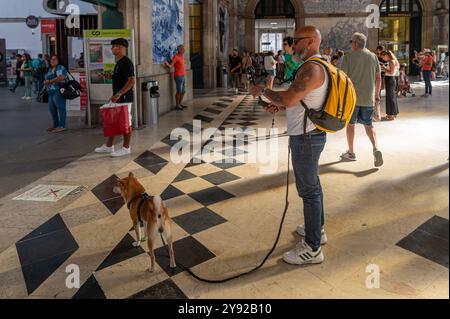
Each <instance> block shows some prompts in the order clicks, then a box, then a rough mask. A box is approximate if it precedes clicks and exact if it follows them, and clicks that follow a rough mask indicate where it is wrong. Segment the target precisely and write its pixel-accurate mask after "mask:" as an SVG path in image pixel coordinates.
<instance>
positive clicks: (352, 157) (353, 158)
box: [341, 151, 356, 162]
mask: <svg viewBox="0 0 450 319" xmlns="http://www.w3.org/2000/svg"><path fill="white" fill-rule="evenodd" d="M341 158H342V159H345V160H348V161H352V162H356V155H355V154H352V153H350V152H349V151H347V152H345V153H344V154H342V155H341Z"/></svg>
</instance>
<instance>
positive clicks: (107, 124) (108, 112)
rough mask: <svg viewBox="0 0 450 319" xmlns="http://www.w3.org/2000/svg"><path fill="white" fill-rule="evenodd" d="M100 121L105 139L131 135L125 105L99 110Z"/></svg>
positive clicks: (126, 106)
mask: <svg viewBox="0 0 450 319" xmlns="http://www.w3.org/2000/svg"><path fill="white" fill-rule="evenodd" d="M100 119H101V121H102V123H103V134H104V135H105V137H111V136H117V135H125V134H130V133H131V125H130V124H131V123H130V113H129V106H128V105H127V104H124V105H120V104H117V105H114V106H113V107H111V106H108V107H102V108H100Z"/></svg>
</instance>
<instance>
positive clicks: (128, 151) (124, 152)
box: [111, 147, 131, 157]
mask: <svg viewBox="0 0 450 319" xmlns="http://www.w3.org/2000/svg"><path fill="white" fill-rule="evenodd" d="M130 154H131V148H125V147H122V148H121V149H120V150H117V151H115V152H112V153H111V157H121V156H126V155H130Z"/></svg>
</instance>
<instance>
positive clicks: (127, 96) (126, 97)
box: [95, 38, 136, 157]
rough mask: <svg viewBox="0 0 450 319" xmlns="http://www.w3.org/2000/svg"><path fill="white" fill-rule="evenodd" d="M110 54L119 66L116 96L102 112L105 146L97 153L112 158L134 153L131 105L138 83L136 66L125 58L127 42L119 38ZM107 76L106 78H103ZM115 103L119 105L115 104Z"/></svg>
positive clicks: (114, 80)
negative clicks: (116, 146)
mask: <svg viewBox="0 0 450 319" xmlns="http://www.w3.org/2000/svg"><path fill="white" fill-rule="evenodd" d="M111 46H112V48H111V51H112V53H113V54H114V56H115V57H116V60H117V62H116V66H115V68H114V73H113V75H112V81H113V85H112V86H113V87H112V89H113V96H112V97H111V98H110V103H109V104H107V105H104V106H103V107H102V108H101V110H100V116H101V118H102V122H103V130H104V134H105V137H108V141H107V142H106V144H103V145H102V146H100V147H98V148H96V149H95V152H96V153H107V154H110V156H111V157H121V156H127V155H130V154H131V147H130V144H131V134H132V129H131V116H130V115H131V105H132V103H133V100H134V93H133V87H134V85H135V83H136V77H135V71H134V64H133V62H132V61H131V60H130V59H129V58H128V57H127V56H126V53H127V49H128V41H127V40H126V39H123V38H120V39H115V40H113V41H111ZM104 76H105V77H107V75H104ZM112 103H114V104H116V105H113V104H112ZM118 135H123V147H122V148H121V149H118V150H115V149H114V139H115V137H116V136H118Z"/></svg>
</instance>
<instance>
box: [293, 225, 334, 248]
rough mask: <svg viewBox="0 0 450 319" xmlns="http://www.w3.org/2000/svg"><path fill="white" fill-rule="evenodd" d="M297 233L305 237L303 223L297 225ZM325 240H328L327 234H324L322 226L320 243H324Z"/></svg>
mask: <svg viewBox="0 0 450 319" xmlns="http://www.w3.org/2000/svg"><path fill="white" fill-rule="evenodd" d="M297 234H299V235H300V236H302V237H305V236H306V232H305V226H303V225H300V226H298V227H297ZM327 242H328V237H327V234H325V229H323V228H322V237H321V238H320V244H321V245H326V243H327Z"/></svg>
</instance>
